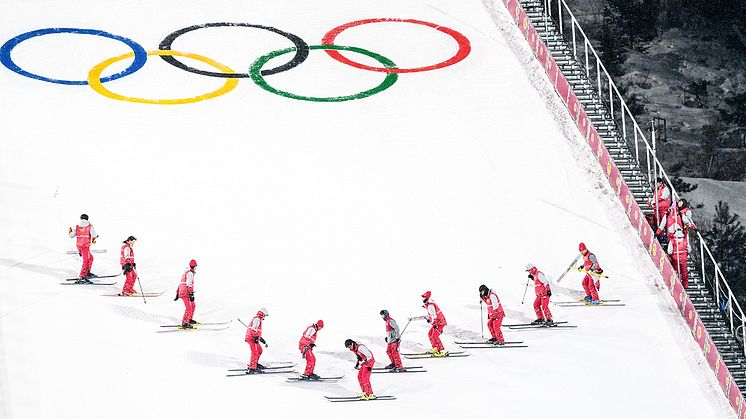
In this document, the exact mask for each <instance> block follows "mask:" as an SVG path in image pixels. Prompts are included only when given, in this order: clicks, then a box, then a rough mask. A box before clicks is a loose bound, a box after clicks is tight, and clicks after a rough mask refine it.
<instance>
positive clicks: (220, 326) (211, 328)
mask: <svg viewBox="0 0 746 419" xmlns="http://www.w3.org/2000/svg"><path fill="white" fill-rule="evenodd" d="M232 321H233V320H229V321H227V322H211V323H200V322H197V323H194V324H193V325H192V327H191V328H184V327H183V326H182V325H180V324H164V325H161V328H162V329H161V330H157V331H156V333H169V332H196V331H200V330H201V331H206V332H216V331H219V330H225V329H227V328H228V325H229V324H230V323H231V322H232Z"/></svg>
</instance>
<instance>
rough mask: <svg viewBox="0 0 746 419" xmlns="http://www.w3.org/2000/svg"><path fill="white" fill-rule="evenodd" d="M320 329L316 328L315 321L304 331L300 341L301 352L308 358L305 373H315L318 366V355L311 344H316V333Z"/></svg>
mask: <svg viewBox="0 0 746 419" xmlns="http://www.w3.org/2000/svg"><path fill="white" fill-rule="evenodd" d="M318 331H319V329H317V328H316V324H315V323H314V324H312V325H310V326H308V327H307V328H306V331H305V332H303V336H301V338H300V342H298V349H299V350H300V354H301V356H302V357H303V358H305V360H306V370H305V371H304V372H303V375H311V374H313V369H314V367H316V356H314V354H313V347H311V345H314V346H315V345H316V333H318Z"/></svg>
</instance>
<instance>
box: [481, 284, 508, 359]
mask: <svg viewBox="0 0 746 419" xmlns="http://www.w3.org/2000/svg"><path fill="white" fill-rule="evenodd" d="M479 297H480V298H481V299H482V301H483V302H484V303H485V304H487V319H488V320H487V329H489V330H490V334H491V335H492V338H491V339H490V340H489V342H491V343H494V344H497V345H504V344H505V339H504V338H503V332H502V330H500V326H501V325H502V324H503V318H505V311H504V310H503V306H502V304H500V298H499V297H498V296H497V294H496V293H495V291H492V290H491V289H489V288H487V285H480V286H479Z"/></svg>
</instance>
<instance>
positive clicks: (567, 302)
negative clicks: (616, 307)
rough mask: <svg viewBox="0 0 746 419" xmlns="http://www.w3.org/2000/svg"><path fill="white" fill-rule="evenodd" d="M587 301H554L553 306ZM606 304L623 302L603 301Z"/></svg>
mask: <svg viewBox="0 0 746 419" xmlns="http://www.w3.org/2000/svg"><path fill="white" fill-rule="evenodd" d="M585 301H586V300H575V301H552V303H553V304H557V305H562V304H577V303H584V302H585ZM601 301H602V302H604V303H618V302H620V301H622V300H601Z"/></svg>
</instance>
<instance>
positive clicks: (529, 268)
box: [526, 263, 536, 271]
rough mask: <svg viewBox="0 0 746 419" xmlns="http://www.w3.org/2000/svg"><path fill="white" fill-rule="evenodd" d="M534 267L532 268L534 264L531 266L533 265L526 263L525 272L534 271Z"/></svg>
mask: <svg viewBox="0 0 746 419" xmlns="http://www.w3.org/2000/svg"><path fill="white" fill-rule="evenodd" d="M535 267H536V266H534V264H533V263H527V264H526V270H527V271H530V270H531V269H534V268H535Z"/></svg>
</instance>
